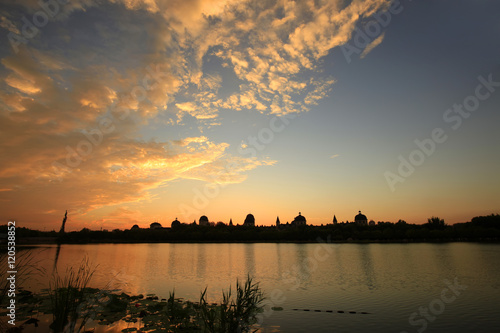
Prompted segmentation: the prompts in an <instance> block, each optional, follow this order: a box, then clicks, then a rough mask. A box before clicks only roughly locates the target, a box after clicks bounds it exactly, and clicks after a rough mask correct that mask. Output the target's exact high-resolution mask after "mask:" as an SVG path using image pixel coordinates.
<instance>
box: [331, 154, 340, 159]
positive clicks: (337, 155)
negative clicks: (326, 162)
mask: <svg viewBox="0 0 500 333" xmlns="http://www.w3.org/2000/svg"><path fill="white" fill-rule="evenodd" d="M339 156H340V155H339V154H335V155H332V156H330V158H337V157H339Z"/></svg>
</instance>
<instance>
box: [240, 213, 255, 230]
mask: <svg viewBox="0 0 500 333" xmlns="http://www.w3.org/2000/svg"><path fill="white" fill-rule="evenodd" d="M243 225H244V226H247V227H255V217H254V216H253V215H252V214H248V215H247V217H246V218H245V222H243Z"/></svg>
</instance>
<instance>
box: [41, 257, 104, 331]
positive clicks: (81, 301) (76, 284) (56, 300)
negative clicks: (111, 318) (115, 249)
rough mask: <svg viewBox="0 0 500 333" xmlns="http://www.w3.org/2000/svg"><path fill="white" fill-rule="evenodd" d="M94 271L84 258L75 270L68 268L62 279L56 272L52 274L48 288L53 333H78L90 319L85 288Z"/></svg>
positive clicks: (94, 268) (86, 289)
mask: <svg viewBox="0 0 500 333" xmlns="http://www.w3.org/2000/svg"><path fill="white" fill-rule="evenodd" d="M95 270H96V267H91V265H90V264H89V261H88V258H84V259H83V260H82V262H81V264H80V266H79V267H78V268H77V269H75V268H74V267H69V268H68V269H67V270H66V273H65V275H64V276H63V277H61V276H60V275H59V273H58V272H57V271H56V272H55V273H54V275H53V277H52V279H51V282H50V287H49V289H50V292H49V294H50V301H51V308H52V315H53V320H54V321H53V322H52V324H51V325H50V328H51V329H52V330H54V332H56V333H58V332H62V331H64V332H65V333H73V332H80V331H81V330H82V329H83V327H84V326H85V323H86V322H87V321H88V319H89V318H90V311H86V309H85V302H86V301H87V299H88V296H89V289H88V288H87V287H88V285H89V283H90V280H91V279H92V276H93V275H94V272H95ZM78 322H79V325H77V323H78Z"/></svg>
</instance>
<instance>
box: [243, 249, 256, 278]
mask: <svg viewBox="0 0 500 333" xmlns="http://www.w3.org/2000/svg"><path fill="white" fill-rule="evenodd" d="M244 247H245V267H246V272H247V274H250V276H254V275H255V245H254V244H244Z"/></svg>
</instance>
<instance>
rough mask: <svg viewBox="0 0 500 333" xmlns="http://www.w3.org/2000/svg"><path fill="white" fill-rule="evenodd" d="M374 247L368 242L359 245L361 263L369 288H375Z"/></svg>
mask: <svg viewBox="0 0 500 333" xmlns="http://www.w3.org/2000/svg"><path fill="white" fill-rule="evenodd" d="M371 249H372V247H371V246H369V245H368V244H360V245H359V249H358V251H359V259H360V261H359V263H360V266H361V269H362V270H363V272H364V276H365V281H366V286H367V287H368V289H374V288H375V272H374V270H373V257H372V253H371Z"/></svg>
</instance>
